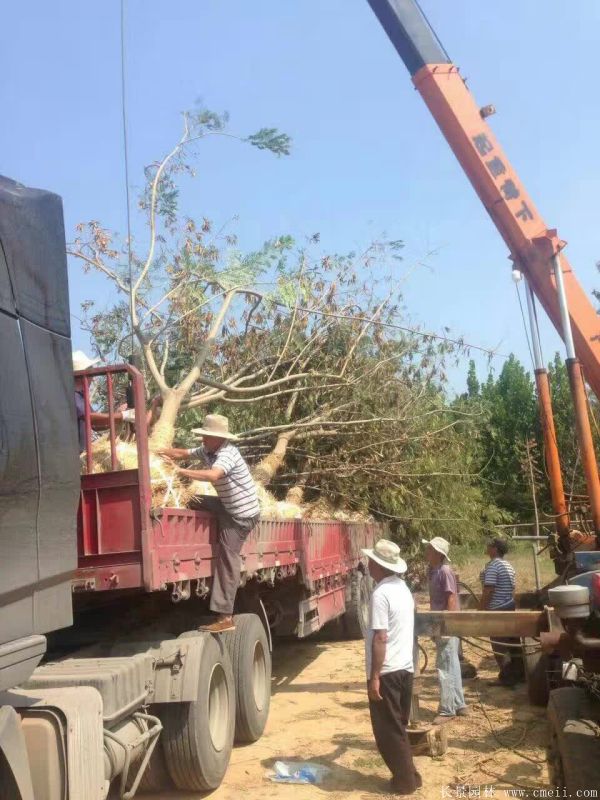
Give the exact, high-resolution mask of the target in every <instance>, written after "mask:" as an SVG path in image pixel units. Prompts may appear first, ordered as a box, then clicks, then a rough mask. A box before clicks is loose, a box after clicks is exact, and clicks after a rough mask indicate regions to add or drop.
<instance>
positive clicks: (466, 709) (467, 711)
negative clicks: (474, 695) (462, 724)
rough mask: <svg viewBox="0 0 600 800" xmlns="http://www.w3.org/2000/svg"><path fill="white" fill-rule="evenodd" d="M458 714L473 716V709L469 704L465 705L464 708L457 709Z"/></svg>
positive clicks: (458, 715) (460, 715)
mask: <svg viewBox="0 0 600 800" xmlns="http://www.w3.org/2000/svg"><path fill="white" fill-rule="evenodd" d="M456 716H457V717H470V716H471V709H470V708H469V707H468V706H463V707H462V708H459V709H457V711H456Z"/></svg>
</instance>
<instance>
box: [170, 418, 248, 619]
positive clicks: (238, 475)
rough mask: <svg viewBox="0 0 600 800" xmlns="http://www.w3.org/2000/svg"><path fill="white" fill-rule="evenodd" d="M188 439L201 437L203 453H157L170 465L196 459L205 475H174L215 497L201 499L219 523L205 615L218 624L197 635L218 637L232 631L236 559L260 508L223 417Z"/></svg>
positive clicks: (198, 472) (197, 450)
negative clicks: (208, 486) (201, 484)
mask: <svg viewBox="0 0 600 800" xmlns="http://www.w3.org/2000/svg"><path fill="white" fill-rule="evenodd" d="M192 433H195V434H196V435H198V436H201V437H202V447H194V448H191V449H189V450H187V449H183V448H173V447H171V448H167V449H164V450H160V451H159V452H160V454H161V455H163V456H166V457H167V458H173V459H183V458H190V457H194V456H197V457H199V458H201V459H202V460H203V461H204V463H205V464H206V469H182V468H180V467H177V468H176V469H177V472H178V473H179V474H180V475H183V476H185V477H186V478H190V479H191V480H194V481H208V482H209V483H212V485H213V486H214V487H215V489H216V491H217V495H218V497H204V498H202V507H203V508H206V509H207V510H209V511H213V512H214V513H215V514H216V515H217V520H218V522H219V548H218V552H217V558H216V564H215V573H214V575H213V584H212V592H211V595H210V610H211V611H212V612H213V613H215V614H216V615H217V618H216V620H215V621H214V622H212V623H210V624H209V625H203V626H202V627H201V628H200V630H206V631H210V632H211V633H223V632H224V631H230V630H233V628H234V627H235V624H234V621H233V606H234V604H235V596H236V593H237V590H238V586H239V585H240V572H241V567H242V562H241V557H240V553H241V550H242V546H243V544H244V542H245V541H246V538H247V537H248V534H249V533H250V531H251V530H252V529H253V528H254V526H255V525H256V523H257V522H258V518H259V516H260V507H259V505H258V495H257V493H256V487H255V486H254V481H253V480H252V475H250V470H249V469H248V465H247V464H246V462H245V461H244V459H243V458H242V455H241V453H240V451H239V450H238V449H237V447H235V446H234V445H233V444H232V442H233V441H237V438H238V437H237V436H234V434H233V433H231V432H230V431H229V420H228V419H227V417H224V416H222V415H221V414H208V415H207V416H206V418H205V420H204V425H203V427H202V428H194V429H193V430H192Z"/></svg>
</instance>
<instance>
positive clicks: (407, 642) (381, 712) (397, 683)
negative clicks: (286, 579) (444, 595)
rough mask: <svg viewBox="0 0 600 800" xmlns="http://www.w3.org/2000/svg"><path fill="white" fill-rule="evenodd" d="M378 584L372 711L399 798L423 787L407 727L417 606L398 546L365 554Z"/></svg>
mask: <svg viewBox="0 0 600 800" xmlns="http://www.w3.org/2000/svg"><path fill="white" fill-rule="evenodd" d="M362 552H363V554H364V555H365V556H367V558H368V559H369V573H370V575H371V577H372V578H373V580H374V581H375V582H376V584H377V586H376V587H375V589H374V591H373V593H372V595H371V603H370V610H369V630H368V633H367V638H366V642H365V656H366V667H367V681H368V683H367V686H368V695H369V711H370V714H371V724H372V726H373V734H374V736H375V742H376V744H377V749H378V750H379V752H380V754H381V757H382V758H383V760H384V761H385V763H386V765H387V767H388V769H389V770H390V772H391V773H392V780H391V789H392V792H394V793H395V794H412V793H413V792H415V791H416V790H417V789H418V788H419V787H421V786H422V785H423V781H422V780H421V776H420V775H419V773H418V772H417V770H416V768H415V765H414V762H413V757H412V752H411V749H410V742H409V740H408V735H407V733H406V726H407V724H408V718H409V715H410V704H411V700H412V686H413V673H414V667H413V631H414V618H415V604H414V601H413V598H412V595H411V593H410V589H409V588H408V586H407V585H406V582H405V581H404V578H403V577H402V576H403V574H404V573H405V572H406V562H405V561H404V559H402V558H401V557H400V548H399V547H398V545H397V544H394V542H389V541H387V539H380V540H379V541H378V542H377V543H376V544H375V546H374V547H373V548H372V549H368V550H363V551H362Z"/></svg>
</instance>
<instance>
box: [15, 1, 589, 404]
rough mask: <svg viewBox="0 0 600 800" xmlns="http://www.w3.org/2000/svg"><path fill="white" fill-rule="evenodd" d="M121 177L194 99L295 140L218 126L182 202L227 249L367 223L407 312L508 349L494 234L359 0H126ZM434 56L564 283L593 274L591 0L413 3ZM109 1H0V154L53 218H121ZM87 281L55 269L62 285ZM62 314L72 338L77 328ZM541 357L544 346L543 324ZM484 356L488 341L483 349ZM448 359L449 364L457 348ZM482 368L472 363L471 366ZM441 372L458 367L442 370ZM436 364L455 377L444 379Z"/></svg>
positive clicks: (342, 233)
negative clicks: (480, 119)
mask: <svg viewBox="0 0 600 800" xmlns="http://www.w3.org/2000/svg"><path fill="white" fill-rule="evenodd" d="M126 6H127V76H128V97H129V103H128V116H129V137H130V166H131V183H132V184H133V185H134V187H135V186H136V185H137V186H138V187H139V186H140V184H141V175H142V172H141V170H142V166H143V165H144V164H146V163H147V162H149V161H150V160H152V159H155V158H156V157H157V156H158V155H160V154H162V153H163V152H164V151H165V150H166V149H167V148H168V147H169V146H170V145H171V144H172V143H173V141H174V139H175V137H176V136H177V135H178V133H179V124H180V123H179V118H178V112H179V111H181V110H183V109H185V108H190V107H192V106H193V104H194V102H195V101H196V100H197V99H198V98H201V99H202V100H203V102H204V103H205V104H207V105H208V106H209V107H212V108H215V109H219V110H222V109H227V110H229V112H230V114H231V127H232V129H233V130H235V131H239V132H240V133H242V134H247V133H251V132H253V131H255V130H256V129H258V128H260V127H262V126H264V125H269V126H275V127H278V128H280V129H281V130H283V131H285V132H287V133H289V134H290V135H291V136H292V137H293V139H294V149H293V155H292V156H291V157H290V158H286V159H275V158H272V157H270V156H269V155H267V154H263V153H260V152H258V151H256V150H255V149H253V148H248V147H244V146H242V145H237V144H235V143H231V142H226V141H216V140H215V141H211V142H208V143H206V145H205V146H203V149H202V151H201V154H200V158H199V161H198V173H199V174H198V178H197V180H196V182H195V184H194V187H193V189H190V190H189V191H188V192H187V193H186V198H187V201H188V203H189V206H188V210H190V211H194V212H197V214H198V215H199V216H200V215H207V216H209V217H211V218H212V219H214V220H216V221H219V222H220V221H224V220H227V219H229V218H231V217H232V216H234V215H238V216H239V222H238V226H237V230H238V233H239V235H240V239H241V243H242V245H243V246H244V247H247V248H252V247H255V246H258V245H259V244H260V243H261V242H262V241H263V240H264V239H265V238H267V237H271V236H273V235H275V234H279V233H291V234H293V235H295V236H298V237H301V236H303V235H304V234H307V235H310V234H312V233H314V232H316V231H320V233H321V237H322V241H323V243H324V246H325V247H327V248H330V249H332V250H340V251H349V250H352V249H354V248H357V247H360V246H361V245H364V244H365V243H367V242H368V241H369V240H370V239H371V238H372V237H373V236H378V235H379V234H381V233H382V232H386V233H387V234H389V235H390V236H391V237H393V238H400V239H403V240H404V241H405V242H406V259H407V263H408V264H410V263H412V261H413V260H420V259H422V258H423V256H424V255H425V254H426V253H428V252H430V251H436V255H435V256H432V257H430V258H429V259H428V264H429V267H428V268H419V269H417V270H415V271H413V272H412V274H411V276H410V279H409V280H408V281H407V283H406V289H405V300H406V307H407V317H408V319H409V320H410V321H411V322H412V323H414V324H419V325H423V326H424V327H426V328H427V329H431V330H441V329H442V327H443V326H449V327H450V328H451V329H452V331H453V333H456V334H458V335H463V336H464V337H465V339H467V340H468V341H471V342H474V343H478V344H481V345H483V346H487V347H499V349H500V351H501V352H502V353H508V352H510V351H514V352H516V353H517V354H518V355H519V357H520V358H522V359H523V360H524V361H525V363H526V364H528V365H529V356H528V353H527V346H526V343H525V338H524V333H523V327H522V322H521V318H520V313H519V309H518V305H517V302H516V296H515V289H514V286H513V284H512V282H511V280H510V268H509V263H508V261H507V252H506V248H505V246H504V244H503V243H502V241H501V240H500V237H499V235H498V234H497V233H496V231H495V229H494V227H493V226H492V223H491V222H490V221H489V219H488V217H487V215H486V214H485V212H484V210H483V208H482V206H481V205H480V203H479V201H478V200H477V198H476V196H475V194H474V192H473V190H472V189H471V187H470V185H469V184H468V182H467V180H466V178H465V177H464V175H463V173H462V171H461V170H460V168H459V166H458V164H457V163H456V162H455V160H454V157H453V156H452V154H451V152H450V150H449V148H448V146H447V145H446V143H445V142H444V140H443V138H442V136H441V134H440V133H439V131H438V129H437V127H436V126H435V124H434V122H433V120H432V119H431V117H430V116H429V114H428V112H427V110H426V109H425V106H424V104H423V102H422V101H421V99H420V98H419V96H418V95H417V94H416V92H415V91H414V89H413V88H412V84H411V82H410V80H409V77H408V74H407V72H406V70H405V67H404V65H403V64H402V62H401V61H400V59H399V58H398V56H397V55H396V53H395V51H394V50H393V48H392V47H391V45H390V44H389V42H388V40H387V38H386V36H385V34H384V33H383V31H382V29H381V28H380V26H379V23H378V22H377V20H376V18H375V17H374V15H373V14H372V12H371V10H370V8H369V6H368V4H367V2H366V0H285V1H284V0H253V2H251V3H250V2H247V0H171V2H169V3H159V2H156V0H127V2H126ZM422 6H423V8H424V10H425V12H426V13H427V15H428V17H429V19H430V21H431V22H432V24H433V26H434V28H435V29H436V31H437V33H438V35H439V37H440V39H441V40H442V42H443V44H444V46H445V48H446V50H447V51H448V53H449V54H450V57H451V58H452V59H453V60H454V62H455V63H457V64H458V65H459V66H460V67H461V71H462V73H463V75H464V76H466V77H467V78H468V82H469V86H470V88H471V90H472V91H473V92H474V94H475V97H476V99H477V101H478V102H479V104H480V105H484V104H487V103H494V104H495V105H496V107H497V110H498V114H497V115H496V116H495V117H493V118H492V120H491V124H492V126H493V128H494V130H495V131H496V133H497V134H498V137H499V139H500V142H501V143H502V144H503V146H504V148H505V150H506V152H507V154H508V156H509V158H510V159H511V160H512V162H513V164H514V165H515V167H516V168H517V170H518V172H519V173H520V175H521V177H522V178H523V180H524V182H525V184H526V185H527V188H528V190H529V191H530V193H531V194H532V196H533V198H534V199H535V201H536V203H537V205H538V207H539V209H540V211H541V212H542V214H543V215H544V216H545V218H546V221H547V223H548V225H549V226H550V227H558V229H559V232H560V234H561V236H562V237H563V238H565V239H567V241H568V242H569V248H568V253H569V257H570V260H571V263H572V264H573V266H574V267H575V269H576V271H577V273H578V275H579V278H580V281H581V282H582V284H583V285H584V287H585V288H586V289H587V290H588V291H590V290H591V289H592V288H595V287H599V288H600V275H598V274H597V271H596V268H595V263H596V261H597V260H598V259H600V226H599V225H598V198H599V197H600V164H599V163H598V160H597V155H595V154H597V142H598V141H599V139H600V93H599V92H598V87H597V58H596V54H597V51H598V44H599V41H600V34H599V30H600V4H599V3H598V2H597V0H574V1H573V2H570V3H565V2H564V0H545V2H544V3H542V2H541V0H522V2H516V0H505V2H502V3H483V2H476V1H475V0H452V2H449V0H422ZM119 14H120V12H119V4H118V2H116V0H105V2H103V3H81V2H75V0H55V2H53V3H47V2H42V0H22V1H21V2H20V3H18V4H14V3H13V4H8V6H7V7H6V8H5V9H4V30H5V36H4V40H3V46H2V48H1V51H0V68H1V70H2V75H3V76H4V78H3V81H2V83H1V89H0V91H1V94H2V98H1V99H2V106H1V107H2V111H3V124H2V126H1V130H0V172H1V173H3V174H5V175H8V176H10V177H12V178H15V179H18V180H20V181H22V182H24V183H27V184H30V185H34V186H40V187H44V188H48V189H52V190H53V191H56V192H58V193H59V194H61V195H62V197H63V199H64V205H65V217H66V227H67V234H68V236H69V235H71V234H72V232H73V229H74V226H75V224H76V223H77V222H78V221H80V220H88V219H98V220H100V221H101V222H102V223H103V224H104V225H106V226H107V227H110V228H113V229H116V230H118V231H121V232H123V231H124V230H125V194H124V183H123V151H122V133H121V105H120V41H119ZM94 295H96V298H97V299H98V301H99V302H100V303H102V302H103V300H105V301H106V302H108V300H109V298H107V297H106V287H105V285H104V284H101V283H100V282H99V280H97V279H92V281H91V282H90V278H89V277H88V278H82V276H81V274H80V272H79V270H78V268H77V267H73V268H72V269H71V304H72V310H73V312H74V313H75V314H77V313H78V307H79V303H80V302H81V300H82V299H84V298H87V297H90V296H94ZM73 325H74V330H73V333H74V342H75V345H76V346H85V344H86V342H85V338H84V337H83V336H82V334H81V333H80V332H79V331H78V327H77V322H76V320H74V321H73ZM543 338H544V349H545V354H546V355H547V356H548V358H549V357H550V356H551V354H552V352H553V350H555V349H556V348H557V347H559V342H558V339H557V337H556V336H555V335H554V333H553V332H552V330H551V328H550V326H549V325H545V326H544V328H543ZM494 364H495V365H496V367H501V359H496V360H495V361H494ZM465 371H466V365H465ZM484 371H485V367H484V365H483V362H482V366H481V372H482V373H483V372H484ZM461 372H462V371H461ZM452 382H453V385H454V386H455V388H457V389H459V388H460V384H461V382H462V376H460V377H459V373H457V372H456V371H455V372H454V373H453V377H452Z"/></svg>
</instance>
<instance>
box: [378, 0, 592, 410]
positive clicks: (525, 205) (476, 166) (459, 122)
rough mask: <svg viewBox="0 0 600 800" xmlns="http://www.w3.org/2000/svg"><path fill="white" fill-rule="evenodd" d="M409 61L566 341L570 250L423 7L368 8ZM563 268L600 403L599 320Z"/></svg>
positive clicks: (411, 0)
mask: <svg viewBox="0 0 600 800" xmlns="http://www.w3.org/2000/svg"><path fill="white" fill-rule="evenodd" d="M368 2H369V5H370V6H371V8H372V9H373V11H374V12H375V14H376V16H377V18H378V19H379V21H380V22H381V24H382V26H383V28H384V30H385V32H386V33H387V35H388V37H389V39H390V41H391V43H392V44H393V45H394V47H395V49H396V50H397V52H398V54H399V55H400V57H401V58H402V60H403V61H404V64H405V65H406V67H407V69H408V71H409V73H410V75H411V78H412V81H413V83H414V85H415V87H416V89H417V91H418V92H419V94H420V95H421V97H422V98H423V100H424V101H425V104H426V105H427V107H428V109H429V111H430V112H431V114H432V116H433V118H434V119H435V121H436V122H437V124H438V126H439V128H440V129H441V131H442V133H443V134H444V137H445V138H446V141H447V142H448V144H449V145H450V147H451V149H452V151H453V152H454V155H455V156H456V158H457V159H458V161H459V163H460V165H461V166H462V168H463V170H464V171H465V172H466V174H467V177H468V178H469V180H470V181H471V184H472V185H473V188H474V189H475V191H476V192H477V194H478V196H479V198H480V200H481V202H482V203H483V205H484V206H485V208H486V210H487V212H488V214H489V215H490V217H491V218H492V220H493V222H494V224H495V225H496V228H497V229H498V231H499V232H500V234H501V236H502V238H503V239H504V241H505V242H506V245H507V247H508V249H509V251H510V255H511V257H512V259H513V260H514V262H515V266H516V267H517V268H519V269H521V270H522V271H523V272H524V273H525V275H526V276H527V279H528V281H529V283H530V285H531V287H532V289H533V291H534V292H535V294H536V296H537V298H538V300H539V301H540V303H541V304H542V306H543V307H544V309H545V311H546V313H547V314H548V316H549V317H550V319H551V320H552V323H553V324H554V326H555V328H556V329H557V331H558V332H559V334H560V335H561V336H563V329H562V325H561V316H560V307H559V299H558V293H557V287H556V282H555V278H554V275H553V257H554V256H555V255H556V254H558V253H559V252H560V251H561V250H562V249H563V247H564V246H565V244H566V243H565V242H564V241H562V240H561V239H560V238H559V237H558V235H557V232H556V230H553V229H549V228H548V227H547V225H546V223H545V222H544V220H543V218H542V216H541V214H540V213H539V211H538V210H537V208H536V206H535V203H534V202H533V200H532V198H531V197H530V196H529V194H528V192H527V190H526V189H525V186H524V185H523V183H522V182H521V180H520V178H519V176H518V175H517V173H516V171H515V169H514V167H513V166H512V165H511V163H510V161H509V160H508V158H507V157H506V155H505V153H504V151H503V150H502V148H501V146H500V144H499V143H498V141H497V139H496V137H495V136H494V134H493V132H492V130H491V128H490V126H489V125H488V123H487V122H486V120H485V110H480V109H479V107H478V106H477V104H476V102H475V99H474V98H473V96H472V94H471V93H470V91H469V90H468V88H467V86H466V84H465V81H464V80H463V79H462V77H461V75H460V73H459V71H458V68H457V67H456V66H455V65H454V64H453V63H452V62H451V60H450V58H449V57H448V54H447V53H446V51H445V50H444V48H443V47H442V45H441V43H440V42H439V40H438V38H437V36H436V35H435V33H434V31H433V29H432V28H431V26H430V24H429V23H428V21H427V19H426V18H425V16H424V14H423V12H422V11H421V9H420V7H419V5H418V3H417V2H416V0H368ZM560 262H561V267H562V273H563V281H564V286H565V292H566V297H567V303H568V307H569V316H570V319H571V326H572V330H573V340H574V344H575V352H576V354H577V356H578V358H579V360H580V361H581V364H582V366H583V369H584V372H585V377H586V379H587V381H588V382H589V384H590V385H591V387H592V389H593V390H594V392H595V394H596V396H597V397H599V398H600V324H599V321H598V315H597V313H596V311H595V309H594V307H593V305H592V303H591V302H590V299H589V298H588V296H587V295H586V293H585V292H584V290H583V288H582V287H581V285H580V283H579V281H578V280H577V278H576V276H575V273H574V272H573V270H572V268H571V266H570V265H569V263H568V261H567V259H566V258H565V256H564V254H562V253H561V256H560Z"/></svg>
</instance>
